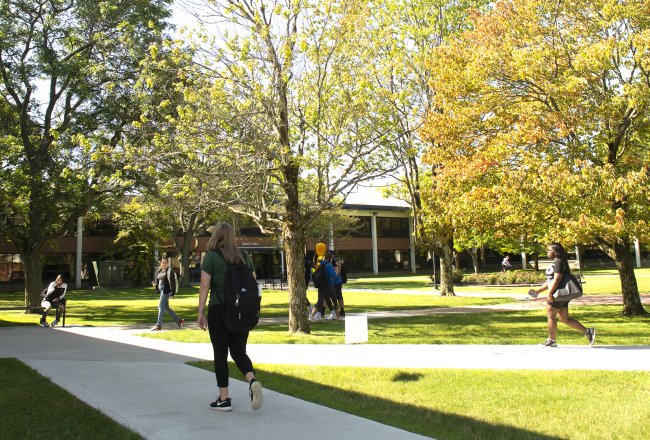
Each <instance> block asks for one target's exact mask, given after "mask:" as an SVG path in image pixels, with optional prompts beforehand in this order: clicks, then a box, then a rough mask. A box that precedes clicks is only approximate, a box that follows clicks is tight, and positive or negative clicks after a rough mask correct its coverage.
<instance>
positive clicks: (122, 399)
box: [0, 326, 425, 440]
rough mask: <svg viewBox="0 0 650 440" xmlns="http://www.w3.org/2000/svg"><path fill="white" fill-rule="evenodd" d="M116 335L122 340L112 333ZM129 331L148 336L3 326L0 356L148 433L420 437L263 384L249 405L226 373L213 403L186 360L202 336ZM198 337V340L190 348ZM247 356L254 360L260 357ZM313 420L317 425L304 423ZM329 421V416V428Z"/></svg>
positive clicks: (173, 437) (209, 386) (210, 386)
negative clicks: (224, 408)
mask: <svg viewBox="0 0 650 440" xmlns="http://www.w3.org/2000/svg"><path fill="white" fill-rule="evenodd" d="M140 331H145V329H141V330H140ZM120 335H122V336H120ZM122 338H124V339H125V342H126V341H128V342H126V343H125V342H116V341H114V340H111V339H118V340H119V339H122ZM132 338H136V339H139V340H142V341H143V342H147V340H146V339H145V338H140V337H135V336H130V337H129V335H128V334H126V335H125V334H124V332H123V331H122V330H118V329H113V330H112V331H111V330H110V329H109V330H106V329H102V328H95V329H93V328H83V327H78V328H74V327H66V328H65V329H62V328H55V329H48V328H40V327H36V326H34V327H3V328H0V357H15V358H18V359H20V360H21V361H22V362H24V363H26V364H27V365H29V366H30V367H32V368H34V369H35V370H37V371H38V372H39V373H40V374H42V375H44V376H46V377H48V378H50V379H51V380H52V381H53V382H54V383H56V384H57V385H59V386H61V387H62V388H64V389H66V390H68V391H70V392H71V393H72V394H74V395H75V396H77V397H78V398H79V399H81V400H83V401H84V402H86V403H88V404H89V405H90V406H92V407H95V408H97V409H99V410H100V411H101V412H103V413H104V414H106V415H108V416H109V417H111V418H112V419H114V420H116V421H118V422H119V423H121V424H122V425H124V426H126V427H128V428H130V429H131V430H133V431H135V432H138V433H139V434H140V435H142V436H143V437H144V438H147V439H161V440H164V439H169V440H178V439H184V438H190V439H194V438H208V439H211V438H227V439H229V440H240V439H241V440H248V439H255V438H257V439H286V440H293V439H295V440H298V439H300V440H303V439H304V438H306V437H307V438H309V439H328V440H331V439H332V438H333V437H335V438H337V439H350V440H359V439H360V438H369V439H373V440H374V439H385V440H394V439H396V438H398V439H405V440H409V439H413V440H416V439H423V438H425V437H422V436H419V435H416V434H412V433H409V432H406V431H403V430H400V429H396V428H393V427H390V426H386V425H382V424H381V423H377V422H373V421H370V420H367V419H363V418H361V417H356V416H353V415H350V414H346V413H343V412H340V411H335V410H332V409H330V408H326V407H323V406H320V405H315V404H313V403H310V402H306V401H304V400H300V399H296V398H293V397H289V396H286V395H283V394H280V393H276V392H273V391H270V390H264V406H263V408H262V409H260V410H259V411H257V412H253V411H252V410H251V408H250V399H249V397H248V386H247V385H246V384H245V383H244V382H241V381H237V380H232V379H231V383H230V396H231V398H232V399H233V407H234V410H233V411H232V412H230V413H221V412H218V411H213V410H211V409H210V408H209V407H208V404H209V403H210V402H211V401H212V400H214V398H215V396H216V395H217V386H216V380H215V377H214V374H213V373H210V372H207V371H205V370H201V369H198V368H195V367H191V366H189V365H185V362H187V361H190V360H197V359H203V358H210V357H211V353H209V352H211V349H210V347H209V344H187V345H188V347H186V348H187V350H181V349H178V347H177V349H175V350H159V349H151V348H147V347H146V346H147V345H148V344H133V342H134V339H132ZM158 342H164V341H158ZM141 345H142V346H141ZM160 345H161V346H162V345H165V344H160ZM171 345H176V344H174V343H171ZM181 345H183V344H181ZM197 345H201V346H202V347H198V349H197V347H196V346H197ZM183 351H187V354H183V353H182V352H183ZM194 353H202V355H201V356H195V355H194ZM254 356H255V354H253V360H254V362H260V361H259V360H256V359H255V358H254ZM260 380H263V379H261V378H260ZM48 397H49V398H54V396H48ZM318 421H320V426H321V427H323V429H310V426H311V424H312V423H313V422H318ZM332 423H335V424H336V433H335V434H332V431H331V429H332ZM317 424H318V423H317Z"/></svg>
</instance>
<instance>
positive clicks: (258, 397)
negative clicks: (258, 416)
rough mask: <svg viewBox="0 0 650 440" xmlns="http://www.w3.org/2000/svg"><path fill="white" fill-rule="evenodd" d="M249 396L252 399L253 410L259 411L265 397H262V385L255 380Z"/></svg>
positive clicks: (250, 386)
mask: <svg viewBox="0 0 650 440" xmlns="http://www.w3.org/2000/svg"><path fill="white" fill-rule="evenodd" d="M248 394H249V395H250V397H251V408H252V409H253V411H257V410H258V409H260V408H261V407H262V405H263V404H264V396H262V384H261V383H259V382H258V381H256V380H255V379H253V380H252V381H251V384H250V385H249V386H248Z"/></svg>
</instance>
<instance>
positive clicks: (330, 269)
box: [309, 243, 341, 321]
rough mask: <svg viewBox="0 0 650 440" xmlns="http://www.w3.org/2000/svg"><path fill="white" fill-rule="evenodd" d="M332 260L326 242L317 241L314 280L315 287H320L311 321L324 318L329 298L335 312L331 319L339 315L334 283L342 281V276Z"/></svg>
mask: <svg viewBox="0 0 650 440" xmlns="http://www.w3.org/2000/svg"><path fill="white" fill-rule="evenodd" d="M331 260H332V257H331V254H327V246H326V245H325V243H316V267H315V268H314V273H313V274H312V281H313V282H314V287H316V288H317V289H318V300H317V301H316V305H315V307H314V308H313V309H312V312H311V315H310V317H309V319H310V320H311V321H319V320H321V319H322V318H323V315H324V314H325V304H326V302H327V301H328V300H329V301H330V302H331V304H332V306H331V308H332V312H333V313H332V315H331V317H330V318H329V319H337V318H338V316H339V312H338V307H337V301H336V290H335V289H334V285H335V284H336V283H340V282H341V281H340V279H341V277H340V276H339V274H338V273H336V271H335V269H334V266H332V261H331Z"/></svg>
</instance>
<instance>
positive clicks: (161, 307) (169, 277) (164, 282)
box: [151, 258, 185, 331]
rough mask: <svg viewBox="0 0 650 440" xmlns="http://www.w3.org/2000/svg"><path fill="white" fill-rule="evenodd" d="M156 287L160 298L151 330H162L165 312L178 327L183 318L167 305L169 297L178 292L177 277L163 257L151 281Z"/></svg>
mask: <svg viewBox="0 0 650 440" xmlns="http://www.w3.org/2000/svg"><path fill="white" fill-rule="evenodd" d="M151 284H152V285H153V286H154V288H155V289H156V293H158V294H160V299H159V301H158V321H156V325H154V326H153V327H151V330H152V331H160V330H162V324H163V316H165V312H167V313H169V315H170V316H171V317H172V318H174V321H176V325H178V328H181V327H183V323H184V322H185V320H184V319H182V318H179V317H178V315H176V313H174V311H173V310H172V308H171V307H169V297H170V296H174V295H175V294H176V293H177V292H178V277H177V276H176V272H174V269H172V268H171V267H169V261H168V260H167V259H165V258H163V259H162V260H160V269H158V273H157V274H156V279H155V280H154V281H153V282H152V283H151Z"/></svg>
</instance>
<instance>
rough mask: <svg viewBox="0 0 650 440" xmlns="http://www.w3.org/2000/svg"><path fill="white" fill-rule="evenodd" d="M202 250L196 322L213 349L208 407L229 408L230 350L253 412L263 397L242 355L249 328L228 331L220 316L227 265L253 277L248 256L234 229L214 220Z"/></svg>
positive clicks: (247, 361)
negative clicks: (213, 395)
mask: <svg viewBox="0 0 650 440" xmlns="http://www.w3.org/2000/svg"><path fill="white" fill-rule="evenodd" d="M206 250H207V254H206V255H205V257H204V258H203V263H202V264H201V286H200V288H199V311H198V324H199V328H200V329H201V330H206V329H207V330H208V331H209V332H210V342H211V343H212V349H213V351H214V372H215V376H216V378H217V386H218V387H219V396H217V400H215V401H214V402H212V403H211V404H210V408H212V409H215V410H218V411H232V401H231V399H230V397H229V395H228V385H229V371H228V353H230V356H231V357H232V359H233V360H234V361H235V365H237V368H239V370H240V371H241V373H242V374H243V375H244V377H245V378H246V381H247V382H248V394H249V397H250V399H251V408H252V409H253V410H254V411H256V410H258V409H260V408H261V407H262V404H263V402H264V399H263V396H262V385H261V384H260V383H259V382H258V381H257V380H256V379H255V371H254V369H253V363H252V362H251V360H250V358H249V357H248V354H246V344H247V341H248V335H249V331H240V332H233V331H230V330H229V329H228V328H227V326H226V321H225V317H224V304H225V299H224V287H225V284H226V272H227V270H228V265H229V264H245V265H246V266H248V268H249V269H250V270H251V271H252V272H253V276H255V266H254V265H253V261H252V260H251V258H250V256H249V255H248V254H247V253H245V252H242V251H240V250H239V249H238V248H237V246H236V243H235V231H234V230H233V228H232V226H230V225H229V224H228V223H218V224H217V225H216V226H215V228H214V232H213V233H212V236H211V237H210V240H208V244H207V246H206ZM208 294H209V301H208ZM206 302H208V316H207V319H206V317H205V305H206Z"/></svg>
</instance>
